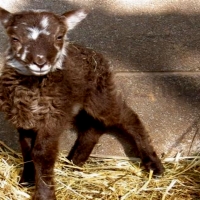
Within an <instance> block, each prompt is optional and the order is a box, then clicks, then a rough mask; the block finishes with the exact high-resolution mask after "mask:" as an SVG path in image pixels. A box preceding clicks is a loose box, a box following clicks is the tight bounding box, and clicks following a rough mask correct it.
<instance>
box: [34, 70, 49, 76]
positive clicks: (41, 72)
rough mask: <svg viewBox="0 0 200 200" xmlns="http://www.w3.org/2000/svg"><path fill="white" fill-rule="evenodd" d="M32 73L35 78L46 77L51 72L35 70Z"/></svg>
mask: <svg viewBox="0 0 200 200" xmlns="http://www.w3.org/2000/svg"><path fill="white" fill-rule="evenodd" d="M31 73H32V75H35V76H44V75H46V74H48V73H49V70H45V71H42V70H40V71H33V70H31Z"/></svg>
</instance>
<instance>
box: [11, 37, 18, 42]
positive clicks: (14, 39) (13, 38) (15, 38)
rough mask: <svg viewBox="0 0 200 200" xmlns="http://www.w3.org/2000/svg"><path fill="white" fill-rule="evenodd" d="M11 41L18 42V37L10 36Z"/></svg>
mask: <svg viewBox="0 0 200 200" xmlns="http://www.w3.org/2000/svg"><path fill="white" fill-rule="evenodd" d="M11 39H12V41H13V42H19V39H18V38H17V37H11Z"/></svg>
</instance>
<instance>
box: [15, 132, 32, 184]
mask: <svg viewBox="0 0 200 200" xmlns="http://www.w3.org/2000/svg"><path fill="white" fill-rule="evenodd" d="M18 132H19V141H20V145H21V150H22V155H23V161H24V168H23V172H22V175H21V179H20V182H19V183H20V184H21V185H23V186H30V185H33V184H34V182H35V170H34V164H33V161H32V157H31V152H32V149H33V146H34V142H35V138H36V133H35V132H34V131H33V130H25V129H18Z"/></svg>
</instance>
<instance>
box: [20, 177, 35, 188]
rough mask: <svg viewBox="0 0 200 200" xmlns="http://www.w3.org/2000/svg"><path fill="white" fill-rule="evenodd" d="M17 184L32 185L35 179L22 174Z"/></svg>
mask: <svg viewBox="0 0 200 200" xmlns="http://www.w3.org/2000/svg"><path fill="white" fill-rule="evenodd" d="M19 185H21V186H22V187H32V186H34V185H35V179H34V178H32V177H24V176H22V177H21V179H20V181H19Z"/></svg>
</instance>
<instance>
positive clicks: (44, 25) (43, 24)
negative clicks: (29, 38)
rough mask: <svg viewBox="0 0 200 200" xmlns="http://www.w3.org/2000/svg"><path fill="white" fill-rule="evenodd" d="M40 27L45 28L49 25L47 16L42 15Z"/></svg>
mask: <svg viewBox="0 0 200 200" xmlns="http://www.w3.org/2000/svg"><path fill="white" fill-rule="evenodd" d="M40 24H41V25H42V28H44V29H46V28H47V27H48V26H49V19H48V17H43V18H42V21H41V22H40Z"/></svg>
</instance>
